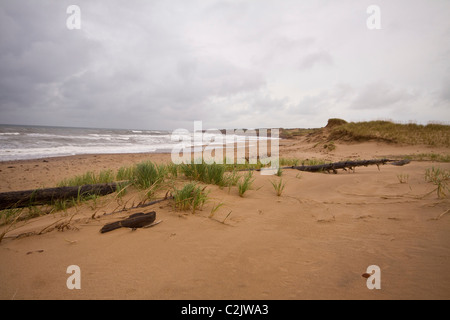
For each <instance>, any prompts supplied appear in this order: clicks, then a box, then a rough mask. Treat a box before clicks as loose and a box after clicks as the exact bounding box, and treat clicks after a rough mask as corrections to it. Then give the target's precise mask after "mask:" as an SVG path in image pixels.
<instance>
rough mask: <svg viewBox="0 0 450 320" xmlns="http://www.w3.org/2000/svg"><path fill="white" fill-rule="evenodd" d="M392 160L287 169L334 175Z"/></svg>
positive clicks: (345, 162)
mask: <svg viewBox="0 0 450 320" xmlns="http://www.w3.org/2000/svg"><path fill="white" fill-rule="evenodd" d="M391 161H392V160H389V159H376V160H356V161H341V162H333V163H327V164H319V165H313V166H292V167H285V168H292V169H297V170H300V171H308V172H323V171H327V172H330V171H333V172H334V173H337V170H338V169H343V170H347V169H350V170H353V169H354V168H355V167H363V166H364V167H367V166H370V165H376V166H378V167H379V166H380V165H384V164H386V163H388V162H391Z"/></svg>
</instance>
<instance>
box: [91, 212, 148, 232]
mask: <svg viewBox="0 0 450 320" xmlns="http://www.w3.org/2000/svg"><path fill="white" fill-rule="evenodd" d="M155 219H156V212H155V211H152V212H148V213H143V212H139V213H135V214H132V215H131V216H129V217H128V218H126V219H123V220H120V221H116V222H111V223H108V224H105V225H104V226H103V228H102V229H101V230H100V232H101V233H105V232H109V231H112V230H116V229H119V228H132V229H136V228H144V227H146V226H148V225H150V224H152V223H153V222H154V221H155Z"/></svg>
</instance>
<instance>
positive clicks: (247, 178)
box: [238, 171, 255, 197]
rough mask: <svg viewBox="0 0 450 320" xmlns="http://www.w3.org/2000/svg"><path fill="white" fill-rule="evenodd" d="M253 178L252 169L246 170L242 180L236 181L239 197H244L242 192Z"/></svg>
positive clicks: (249, 186)
mask: <svg viewBox="0 0 450 320" xmlns="http://www.w3.org/2000/svg"><path fill="white" fill-rule="evenodd" d="M254 180H255V179H253V171H249V172H247V174H245V175H244V176H243V177H242V181H241V182H238V190H239V196H240V197H244V193H245V192H247V190H249V189H250V188H251V186H252V183H253V181H254Z"/></svg>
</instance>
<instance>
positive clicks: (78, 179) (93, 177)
mask: <svg viewBox="0 0 450 320" xmlns="http://www.w3.org/2000/svg"><path fill="white" fill-rule="evenodd" d="M115 178H116V176H115V175H114V173H113V171H112V170H104V171H100V172H99V173H98V174H95V173H94V172H91V171H89V172H86V173H85V174H82V175H77V176H75V177H72V178H67V179H64V180H62V181H61V182H59V183H58V184H57V186H58V187H76V186H82V185H88V184H99V183H111V182H114V181H115Z"/></svg>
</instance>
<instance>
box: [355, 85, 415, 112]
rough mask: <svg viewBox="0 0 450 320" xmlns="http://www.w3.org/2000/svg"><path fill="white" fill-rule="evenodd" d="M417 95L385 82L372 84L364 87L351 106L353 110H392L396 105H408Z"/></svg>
mask: <svg viewBox="0 0 450 320" xmlns="http://www.w3.org/2000/svg"><path fill="white" fill-rule="evenodd" d="M414 97H415V95H414V94H413V93H411V92H408V91H407V90H406V89H396V88H394V87H393V86H390V85H388V84H386V83H384V82H375V83H370V84H368V85H366V86H364V87H363V88H362V89H361V90H360V91H359V92H358V94H357V95H356V97H355V98H354V100H353V102H352V103H351V105H350V108H351V109H359V110H364V109H369V110H373V109H381V108H392V107H393V106H394V105H396V104H406V103H408V102H409V101H410V100H411V99H413V98H414Z"/></svg>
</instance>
